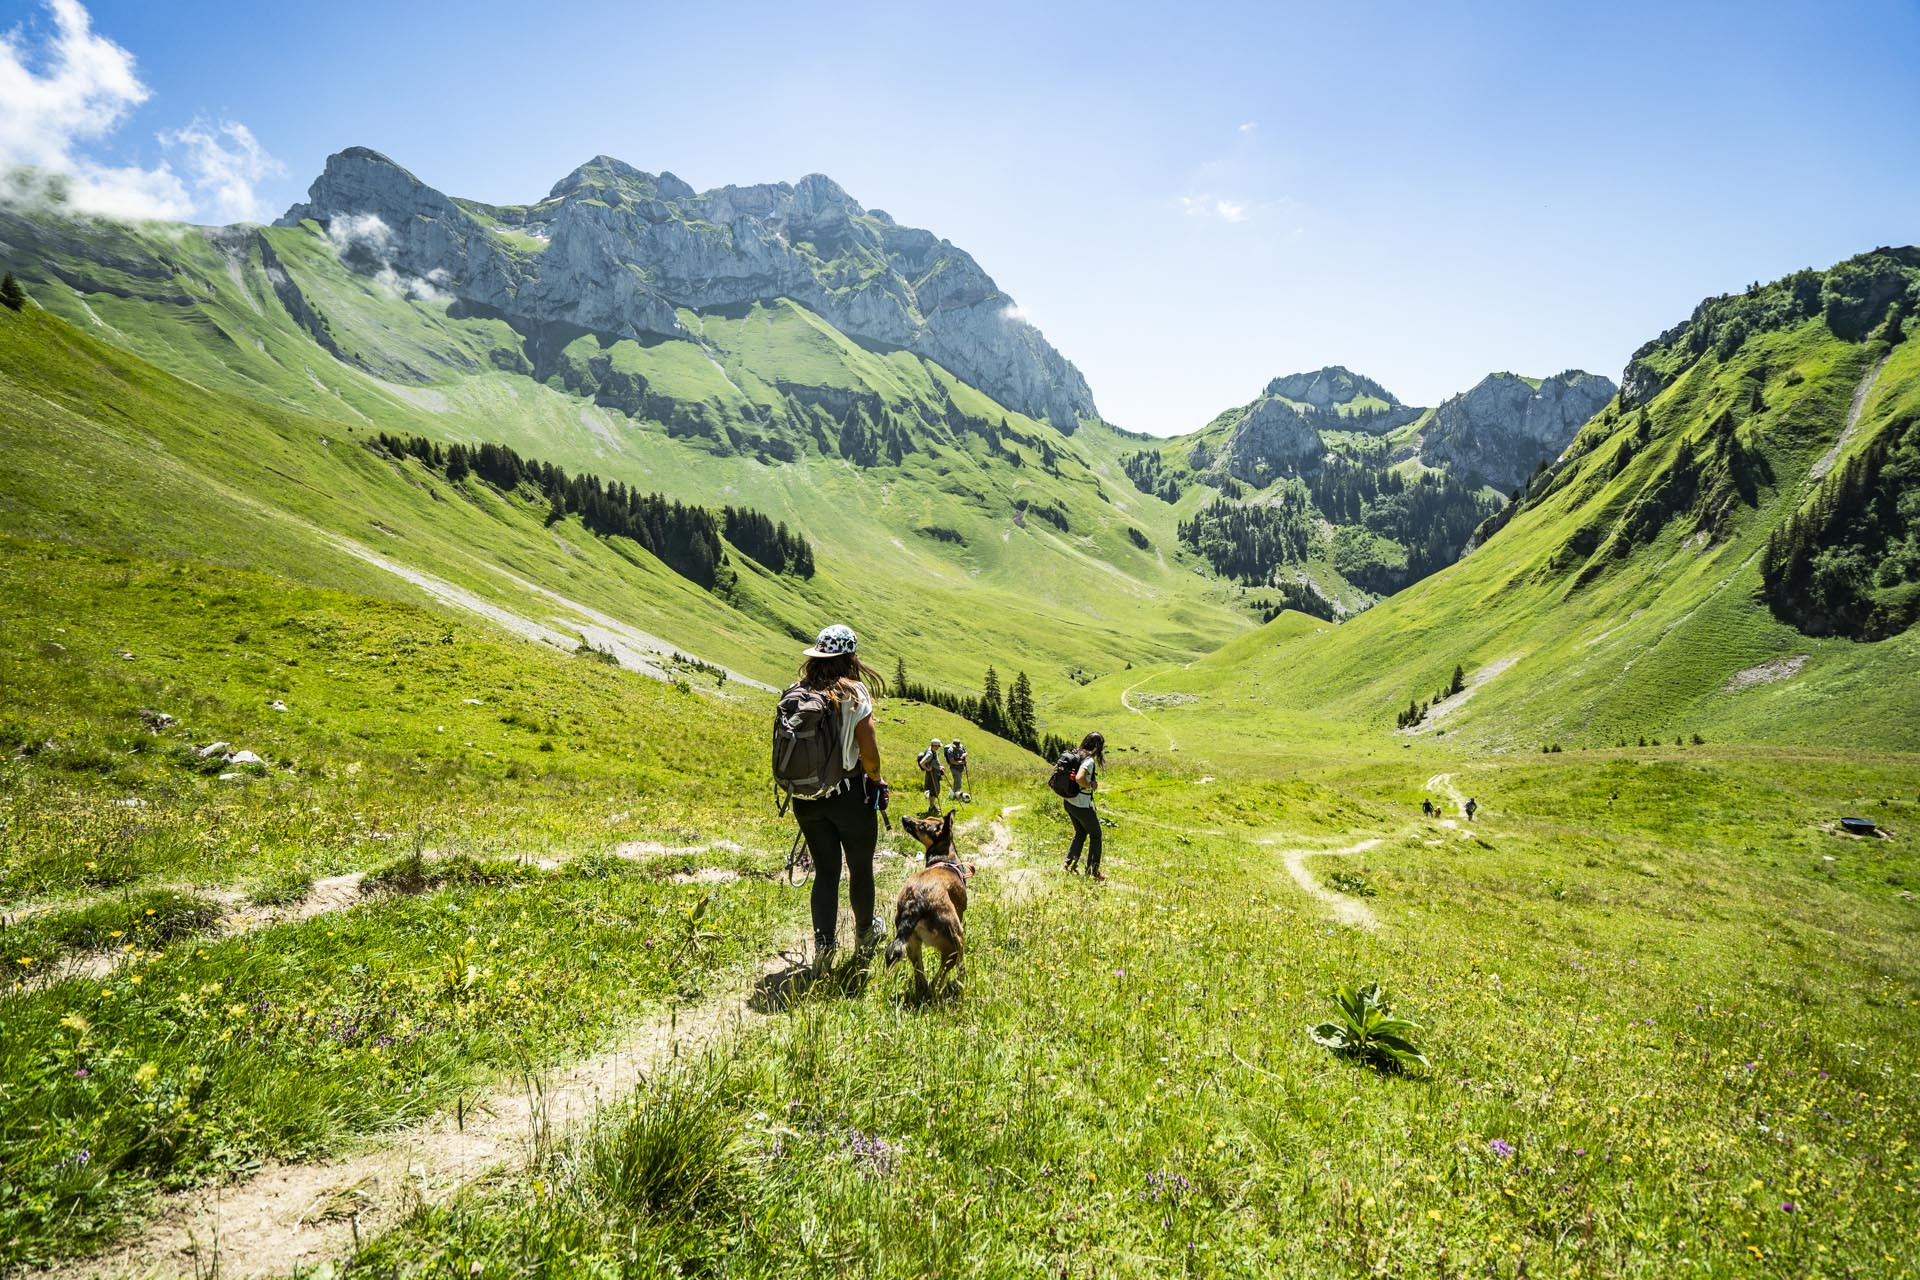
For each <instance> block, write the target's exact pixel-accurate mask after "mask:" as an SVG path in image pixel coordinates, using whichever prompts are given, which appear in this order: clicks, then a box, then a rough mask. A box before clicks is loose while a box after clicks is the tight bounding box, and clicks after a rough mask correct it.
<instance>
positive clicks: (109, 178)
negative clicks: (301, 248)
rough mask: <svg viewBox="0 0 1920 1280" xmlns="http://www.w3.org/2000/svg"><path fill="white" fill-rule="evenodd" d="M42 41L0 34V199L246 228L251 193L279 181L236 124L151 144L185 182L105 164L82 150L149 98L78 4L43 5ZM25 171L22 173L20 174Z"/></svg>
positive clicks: (201, 127)
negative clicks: (169, 153) (271, 179)
mask: <svg viewBox="0 0 1920 1280" xmlns="http://www.w3.org/2000/svg"><path fill="white" fill-rule="evenodd" d="M46 9H47V13H48V15H49V17H51V19H52V22H53V29H52V32H51V34H50V35H46V36H41V37H40V38H38V39H36V38H35V35H36V33H35V32H33V31H31V30H30V29H29V28H28V27H27V26H25V25H24V24H23V25H21V26H17V27H15V28H14V29H13V30H11V31H8V32H7V33H6V34H4V35H0V173H7V174H8V175H9V180H8V181H7V182H6V183H5V184H4V191H5V198H9V199H16V200H18V199H27V200H36V201H43V202H49V203H55V204H58V205H60V206H62V207H64V208H68V209H71V210H73V211H75V212H78V213H91V214H98V215H101V216H104V217H110V218H189V217H192V216H194V215H195V214H197V213H198V214H211V215H213V216H216V217H219V218H222V219H226V220H240V219H246V218H257V217H260V216H261V215H262V212H263V210H262V208H261V204H260V201H259V198H258V196H257V195H256V194H255V186H256V185H257V184H258V183H259V182H260V181H261V180H262V179H263V178H265V177H268V176H270V175H273V174H277V173H281V172H284V170H283V169H282V168H281V167H280V163H279V162H278V161H277V160H275V159H274V158H273V157H272V156H270V155H268V154H267V152H266V151H265V149H263V148H262V147H261V146H260V144H259V142H258V140H257V139H255V138H254V136H253V134H252V133H251V132H250V131H249V130H248V129H247V127H246V126H245V125H243V124H237V123H235V122H233V121H220V122H217V123H210V122H207V121H203V120H195V121H194V122H193V123H192V124H189V125H187V126H185V127H184V128H179V129H170V130H167V131H165V132H163V133H161V134H160V135H159V136H158V139H157V140H158V141H159V143H160V145H161V146H162V147H164V148H167V149H169V150H172V149H175V148H178V149H180V150H181V152H182V154H183V155H184V157H185V164H186V178H185V180H183V179H182V178H181V175H180V174H178V173H176V172H175V171H174V169H173V167H172V165H171V164H169V163H168V162H167V161H166V160H164V159H163V160H162V161H161V162H160V163H159V164H158V165H155V166H154V167H152V168H143V167H141V166H139V165H112V164H107V163H104V162H102V161H100V160H99V159H97V158H95V157H94V156H92V155H90V154H88V148H89V147H90V146H92V145H94V144H98V143H101V142H103V141H105V140H107V139H109V138H110V137H111V136H112V135H113V134H114V133H115V132H116V131H117V130H118V129H119V128H120V127H121V126H122V125H123V124H125V122H126V119H127V117H128V115H129V114H131V113H132V111H133V110H134V109H135V108H136V107H139V106H140V105H141V104H143V103H145V102H146V101H147V100H148V98H150V97H151V96H152V91H151V90H149V89H148V88H147V86H146V85H145V84H144V83H143V82H142V81H141V79H140V76H139V72H138V70H137V69H136V67H135V65H134V57H133V55H132V54H131V53H129V52H128V51H127V50H126V49H124V48H122V47H121V46H120V45H118V44H115V43H114V42H113V41H112V40H109V39H108V38H106V37H105V36H102V35H99V34H97V33H96V32H95V31H94V30H93V20H92V18H91V17H90V16H89V14H88V13H87V10H86V7H85V6H84V5H82V4H81V3H80V0H46ZM22 169H24V170H27V171H29V172H28V173H27V174H24V175H23V174H22V173H20V172H19V171H20V170H22Z"/></svg>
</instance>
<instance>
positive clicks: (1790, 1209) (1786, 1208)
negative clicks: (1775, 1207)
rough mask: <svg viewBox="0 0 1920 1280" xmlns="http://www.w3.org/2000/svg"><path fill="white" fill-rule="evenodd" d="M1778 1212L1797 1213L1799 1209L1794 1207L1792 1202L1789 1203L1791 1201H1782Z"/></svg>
mask: <svg viewBox="0 0 1920 1280" xmlns="http://www.w3.org/2000/svg"><path fill="white" fill-rule="evenodd" d="M1780 1212H1782V1213H1798V1212H1800V1210H1799V1207H1798V1206H1797V1205H1795V1204H1794V1203H1793V1201H1791V1200H1782V1201H1781V1202H1780Z"/></svg>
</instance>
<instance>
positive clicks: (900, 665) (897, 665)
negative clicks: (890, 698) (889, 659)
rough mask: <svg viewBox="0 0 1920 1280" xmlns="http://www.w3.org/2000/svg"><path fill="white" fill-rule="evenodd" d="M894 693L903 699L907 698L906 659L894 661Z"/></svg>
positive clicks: (901, 658) (900, 658)
mask: <svg viewBox="0 0 1920 1280" xmlns="http://www.w3.org/2000/svg"><path fill="white" fill-rule="evenodd" d="M893 691H894V692H895V693H897V694H899V695H900V696H901V697H903V698H904V697H906V696H907V660H906V659H905V658H904V657H899V658H895V659H894V660H893Z"/></svg>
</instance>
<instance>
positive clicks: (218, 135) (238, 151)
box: [160, 117, 287, 222]
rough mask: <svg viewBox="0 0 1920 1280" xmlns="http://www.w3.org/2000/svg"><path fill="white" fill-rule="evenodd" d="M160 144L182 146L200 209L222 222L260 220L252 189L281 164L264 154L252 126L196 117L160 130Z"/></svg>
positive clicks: (261, 207) (262, 209)
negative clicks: (182, 126)
mask: <svg viewBox="0 0 1920 1280" xmlns="http://www.w3.org/2000/svg"><path fill="white" fill-rule="evenodd" d="M160 143H161V145H162V146H166V147H183V148H185V149H186V155H187V171H188V172H189V173H190V174H191V175H192V176H193V186H194V190H195V191H197V192H198V193H199V194H200V199H201V207H202V208H204V209H206V210H207V211H208V212H210V213H212V214H213V215H214V216H215V217H217V218H219V219H220V221H222V222H263V221H265V220H266V217H267V208H266V206H265V204H264V203H263V202H262V201H261V199H260V196H259V193H258V192H257V191H255V190H254V188H255V187H256V186H258V185H259V183H260V182H261V181H262V180H263V179H266V178H270V177H277V176H279V175H281V174H284V173H285V172H286V171H287V167H286V166H285V165H283V164H281V163H280V162H279V161H278V160H275V159H274V158H273V157H272V156H270V155H268V154H267V152H266V148H264V147H262V146H261V145H260V143H259V140H258V139H256V138H255V137H254V136H253V130H251V129H249V128H247V126H245V125H243V124H239V123H237V122H235V121H232V120H223V121H221V122H220V123H219V124H211V123H209V122H207V121H206V120H203V119H200V118H197V117H196V118H195V120H194V122H193V123H192V124H190V125H188V126H187V127H186V128H184V129H169V130H167V131H166V132H165V133H162V134H161V135H160Z"/></svg>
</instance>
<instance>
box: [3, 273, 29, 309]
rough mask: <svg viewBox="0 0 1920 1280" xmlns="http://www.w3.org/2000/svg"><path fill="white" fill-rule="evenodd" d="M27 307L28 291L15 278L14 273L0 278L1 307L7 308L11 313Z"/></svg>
mask: <svg viewBox="0 0 1920 1280" xmlns="http://www.w3.org/2000/svg"><path fill="white" fill-rule="evenodd" d="M26 305H27V291H26V290H25V289H22V288H21V287H20V282H19V281H18V280H15V279H14V278H13V272H11V271H9V272H7V273H6V274H5V275H4V276H0V306H5V307H6V309H7V310H9V311H18V310H19V309H20V308H22V307H24V306H26Z"/></svg>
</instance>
